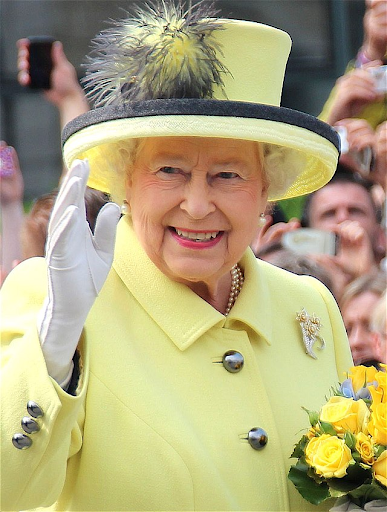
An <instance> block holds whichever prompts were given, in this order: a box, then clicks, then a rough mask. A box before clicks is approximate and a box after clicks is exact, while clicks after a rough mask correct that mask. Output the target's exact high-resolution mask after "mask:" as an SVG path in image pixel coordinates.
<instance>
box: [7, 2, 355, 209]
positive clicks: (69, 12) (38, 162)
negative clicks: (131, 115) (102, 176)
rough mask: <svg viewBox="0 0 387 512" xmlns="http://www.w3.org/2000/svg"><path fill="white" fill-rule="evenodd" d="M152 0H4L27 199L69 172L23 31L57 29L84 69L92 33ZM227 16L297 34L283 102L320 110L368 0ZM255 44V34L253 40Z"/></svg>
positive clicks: (14, 125)
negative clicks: (30, 74) (34, 85)
mask: <svg viewBox="0 0 387 512" xmlns="http://www.w3.org/2000/svg"><path fill="white" fill-rule="evenodd" d="M141 3H145V2H144V0H137V1H133V0H126V1H122V0H1V2H0V109H1V121H0V129H1V134H0V137H1V139H2V140H6V141H7V142H8V144H11V145H13V146H14V147H15V148H16V149H17V151H18V154H19V157H20V161H21V166H22V171H23V175H24V179H25V186H26V188H25V195H26V199H32V198H33V197H36V196H38V195H40V194H42V193H44V192H47V191H49V190H51V189H52V188H53V187H55V186H56V185H57V181H58V177H59V175H60V172H61V165H62V164H61V153H60V130H59V119H58V113H57V111H56V109H55V108H54V107H53V106H52V105H50V104H48V103H47V102H46V101H45V100H44V99H43V98H42V95H41V93H40V92H36V91H30V90H28V89H25V88H22V87H20V86H19V85H18V83H17V80H16V75H17V69H16V56H17V52H16V46H15V43H16V41H17V40H18V39H20V38H21V37H26V36H30V35H42V34H43V35H52V36H54V37H55V38H56V39H58V40H60V41H62V42H63V44H64V49H65V52H66V55H67V57H68V58H69V60H70V61H71V62H72V63H73V64H74V65H75V66H76V68H77V71H78V75H79V77H81V76H82V75H83V68H82V63H83V62H84V56H85V55H86V54H87V53H88V52H89V48H90V40H91V39H92V38H93V37H94V36H95V35H96V34H97V33H98V32H100V31H101V30H103V29H104V28H106V27H107V26H108V25H107V24H106V20H108V19H109V18H112V19H116V18H121V17H122V16H123V11H122V9H130V6H131V5H132V4H141ZM216 5H217V7H218V8H220V9H221V15H224V16H225V17H233V18H241V19H246V20H254V21H258V22H262V23H266V24H269V25H272V26H274V27H278V28H280V29H283V30H285V31H287V32H288V33H289V34H290V36H291V37H292V40H293V48H292V53H291V57H290V60H289V64H288V69H287V75H286V80H285V85H284V91H283V99H282V105H283V106H286V107H290V108H294V109H297V110H301V111H303V112H308V113H310V114H313V115H318V114H319V112H320V110H321V108H322V105H323V104H324V102H325V100H326V98H327V97H328V94H329V91H330V89H331V87H332V86H333V84H334V82H335V80H336V78H337V77H338V76H339V75H341V74H342V73H343V72H344V70H345V67H346V64H347V62H348V61H349V60H350V59H351V58H352V57H354V55H355V54H356V52H357V50H358V48H359V46H360V45H361V42H362V36H363V29H362V17H363V14H364V0H218V1H217V2H216ZM246 44H248V42H246Z"/></svg>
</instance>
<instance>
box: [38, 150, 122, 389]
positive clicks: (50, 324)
mask: <svg viewBox="0 0 387 512" xmlns="http://www.w3.org/2000/svg"><path fill="white" fill-rule="evenodd" d="M88 175H89V165H88V163H87V161H82V160H76V161H75V162H74V165H73V167H72V168H71V170H70V171H69V172H68V174H67V176H66V178H65V180H64V182H63V184H62V186H61V188H60V191H59V194H58V198H57V200H56V202H55V205H54V208H53V211H52V214H51V218H50V223H49V226H48V236H47V243H46V261H47V268H48V296H47V298H46V300H45V303H44V305H43V308H42V309H41V311H40V314H39V318H38V332H39V339H40V342H41V345H42V350H43V354H44V357H45V360H46V364H47V369H48V373H49V375H50V376H51V377H52V378H54V379H55V380H56V381H57V382H58V384H59V385H60V386H61V387H62V388H64V389H66V387H67V385H68V383H69V381H70V378H71V374H72V370H73V363H72V358H73V356H74V353H75V350H76V348H77V344H78V341H79V338H80V335H81V332H82V329H83V326H84V323H85V320H86V317H87V315H88V313H89V311H90V309H91V307H92V305H93V303H94V300H95V298H96V297H97V295H98V293H99V292H100V290H101V288H102V286H103V284H104V282H105V280H106V277H107V275H108V273H109V270H110V268H111V265H112V261H113V253H114V243H115V236H116V226H117V222H118V220H119V218H120V209H119V207H118V205H116V204H114V203H108V204H106V205H105V206H104V207H103V208H102V209H101V211H100V213H99V215H98V217H97V222H96V225H95V230H94V236H93V234H92V232H91V231H90V228H89V225H88V223H87V221H86V209H85V198H84V193H85V189H86V183H87V178H88Z"/></svg>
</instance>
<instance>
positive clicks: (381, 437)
mask: <svg viewBox="0 0 387 512" xmlns="http://www.w3.org/2000/svg"><path fill="white" fill-rule="evenodd" d="M368 432H369V433H370V434H371V436H372V437H373V441H374V443H375V444H381V445H383V446H387V407H386V404H384V403H379V404H376V405H375V404H372V412H371V418H370V421H369V423H368Z"/></svg>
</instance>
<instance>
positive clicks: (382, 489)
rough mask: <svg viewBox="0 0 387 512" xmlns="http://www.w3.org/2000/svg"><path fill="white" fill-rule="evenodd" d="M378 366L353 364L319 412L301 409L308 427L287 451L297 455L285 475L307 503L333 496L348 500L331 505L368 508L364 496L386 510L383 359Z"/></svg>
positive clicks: (386, 383) (386, 401)
mask: <svg viewBox="0 0 387 512" xmlns="http://www.w3.org/2000/svg"><path fill="white" fill-rule="evenodd" d="M381 369H382V371H378V370H377V369H376V368H374V367H365V366H354V367H353V368H351V369H350V371H349V373H348V376H347V379H346V380H345V381H344V382H343V383H342V384H341V385H340V386H338V387H337V388H332V390H331V398H329V399H327V403H326V404H325V405H323V407H322V408H321V410H320V411H319V412H315V411H308V410H307V409H305V410H306V412H307V413H308V415H309V421H310V428H309V430H308V431H307V432H306V433H305V434H304V435H303V436H302V438H301V439H300V441H299V442H298V443H297V444H296V446H295V448H294V451H293V453H292V455H291V457H294V458H297V459H298V460H297V463H296V464H295V465H293V466H292V467H291V468H290V471H289V478H290V480H291V481H292V482H293V484H294V485H295V486H296V488H297V490H298V491H299V492H300V494H301V495H302V496H303V498H305V499H306V500H308V501H309V502H310V503H313V504H314V505H318V504H320V503H322V502H323V501H325V500H326V499H328V498H334V497H335V498H340V500H339V501H338V503H346V504H348V505H350V506H349V507H348V508H346V507H347V505H345V507H342V508H336V507H335V508H334V509H333V510H335V511H336V510H353V509H358V508H360V509H362V510H364V509H365V510H370V506H369V505H370V502H373V503H375V504H377V505H378V506H380V507H382V508H383V507H386V508H384V510H387V373H386V371H385V370H386V365H381ZM375 500H377V501H375ZM379 500H382V501H379ZM367 504H368V506H367Z"/></svg>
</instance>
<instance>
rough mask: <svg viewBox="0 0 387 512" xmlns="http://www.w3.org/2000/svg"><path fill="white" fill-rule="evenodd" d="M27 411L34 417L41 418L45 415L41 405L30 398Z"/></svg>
mask: <svg viewBox="0 0 387 512" xmlns="http://www.w3.org/2000/svg"><path fill="white" fill-rule="evenodd" d="M27 411H28V414H29V415H30V416H32V417H33V418H41V417H42V416H43V411H42V409H41V408H40V406H39V405H38V404H37V403H36V402H33V401H32V400H30V401H29V402H28V404H27Z"/></svg>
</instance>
